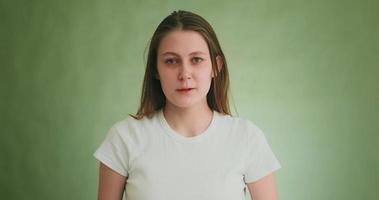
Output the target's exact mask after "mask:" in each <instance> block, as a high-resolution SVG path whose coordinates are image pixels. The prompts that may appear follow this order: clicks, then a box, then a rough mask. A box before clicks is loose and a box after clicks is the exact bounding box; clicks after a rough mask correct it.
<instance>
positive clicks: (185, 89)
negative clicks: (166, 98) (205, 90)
mask: <svg viewBox="0 0 379 200" xmlns="http://www.w3.org/2000/svg"><path fill="white" fill-rule="evenodd" d="M192 89H193V88H180V89H177V91H179V92H186V91H190V90H192Z"/></svg>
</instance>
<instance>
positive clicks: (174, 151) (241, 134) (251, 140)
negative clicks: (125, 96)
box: [94, 10, 281, 200]
mask: <svg viewBox="0 0 379 200" xmlns="http://www.w3.org/2000/svg"><path fill="white" fill-rule="evenodd" d="M228 90H229V76H228V69H227V64H226V59H225V56H224V54H223V52H222V50H221V47H220V44H219V42H218V40H217V37H216V34H215V33H214V31H213V29H212V27H211V26H210V25H209V23H208V22H207V21H206V20H204V19H203V18H202V17H201V16H199V15H197V14H194V13H191V12H187V11H181V10H179V11H178V12H176V11H175V12H173V13H172V14H171V15H169V16H167V17H166V18H165V19H164V20H163V21H162V22H161V23H160V24H159V26H158V27H157V29H156V31H155V32H154V34H153V37H152V39H151V42H150V48H149V52H148V59H147V66H146V72H145V77H144V82H143V88H142V96H141V104H140V107H139V109H138V112H137V114H136V115H135V116H134V115H131V116H130V117H127V118H126V119H124V120H120V121H118V122H116V123H115V124H114V125H113V126H112V127H111V128H110V129H109V130H108V134H107V136H106V138H105V140H104V141H103V143H102V144H101V145H100V147H99V148H98V149H97V150H96V152H95V153H94V156H95V157H96V158H97V159H98V160H99V161H100V172H99V173H100V177H99V191H98V198H99V199H106V200H113V199H114V200H116V199H117V200H120V199H121V198H124V199H126V200H216V199H217V200H243V199H245V195H246V188H248V189H249V191H250V193H251V196H252V198H253V199H254V200H277V199H279V197H278V192H277V190H276V183H275V176H274V171H276V170H278V169H279V168H281V165H280V163H279V161H278V160H277V159H276V157H275V155H274V153H273V152H272V150H271V148H270V146H269V144H268V142H267V140H266V138H265V136H264V134H263V132H262V131H261V129H260V128H258V127H257V126H256V125H255V124H254V123H253V122H251V121H249V120H247V119H244V118H240V117H235V116H232V115H231V114H230V111H229V103H228Z"/></svg>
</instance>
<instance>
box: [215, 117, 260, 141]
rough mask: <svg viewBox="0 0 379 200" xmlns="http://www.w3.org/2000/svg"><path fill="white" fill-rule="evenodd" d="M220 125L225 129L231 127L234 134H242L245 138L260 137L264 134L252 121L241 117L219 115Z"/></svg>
mask: <svg viewBox="0 0 379 200" xmlns="http://www.w3.org/2000/svg"><path fill="white" fill-rule="evenodd" d="M219 116H220V123H219V124H218V125H219V126H221V127H222V128H224V129H227V127H230V128H231V129H232V130H231V131H232V132H234V133H237V134H242V135H243V136H245V137H249V138H251V137H259V136H260V135H262V134H263V131H262V130H261V128H259V126H258V125H257V124H256V123H255V122H253V121H252V120H250V119H248V118H246V117H241V116H231V115H223V114H219Z"/></svg>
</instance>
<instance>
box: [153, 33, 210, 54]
mask: <svg viewBox="0 0 379 200" xmlns="http://www.w3.org/2000/svg"><path fill="white" fill-rule="evenodd" d="M167 52H172V53H175V54H177V55H182V56H186V55H189V54H191V53H193V52H198V54H199V52H202V53H204V54H206V55H209V50H208V44H207V42H206V41H205V39H204V38H203V36H202V35H201V34H200V33H198V32H196V31H182V30H177V31H173V32H170V33H168V34H167V35H166V36H164V37H163V38H162V40H161V42H160V44H159V47H158V55H159V56H162V55H169V54H167Z"/></svg>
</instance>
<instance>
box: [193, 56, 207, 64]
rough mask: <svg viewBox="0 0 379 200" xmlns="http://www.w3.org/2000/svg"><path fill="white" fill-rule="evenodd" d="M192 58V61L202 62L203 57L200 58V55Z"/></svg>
mask: <svg viewBox="0 0 379 200" xmlns="http://www.w3.org/2000/svg"><path fill="white" fill-rule="evenodd" d="M192 60H193V62H194V63H200V62H202V61H203V60H204V59H202V58H200V57H194V58H192Z"/></svg>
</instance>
